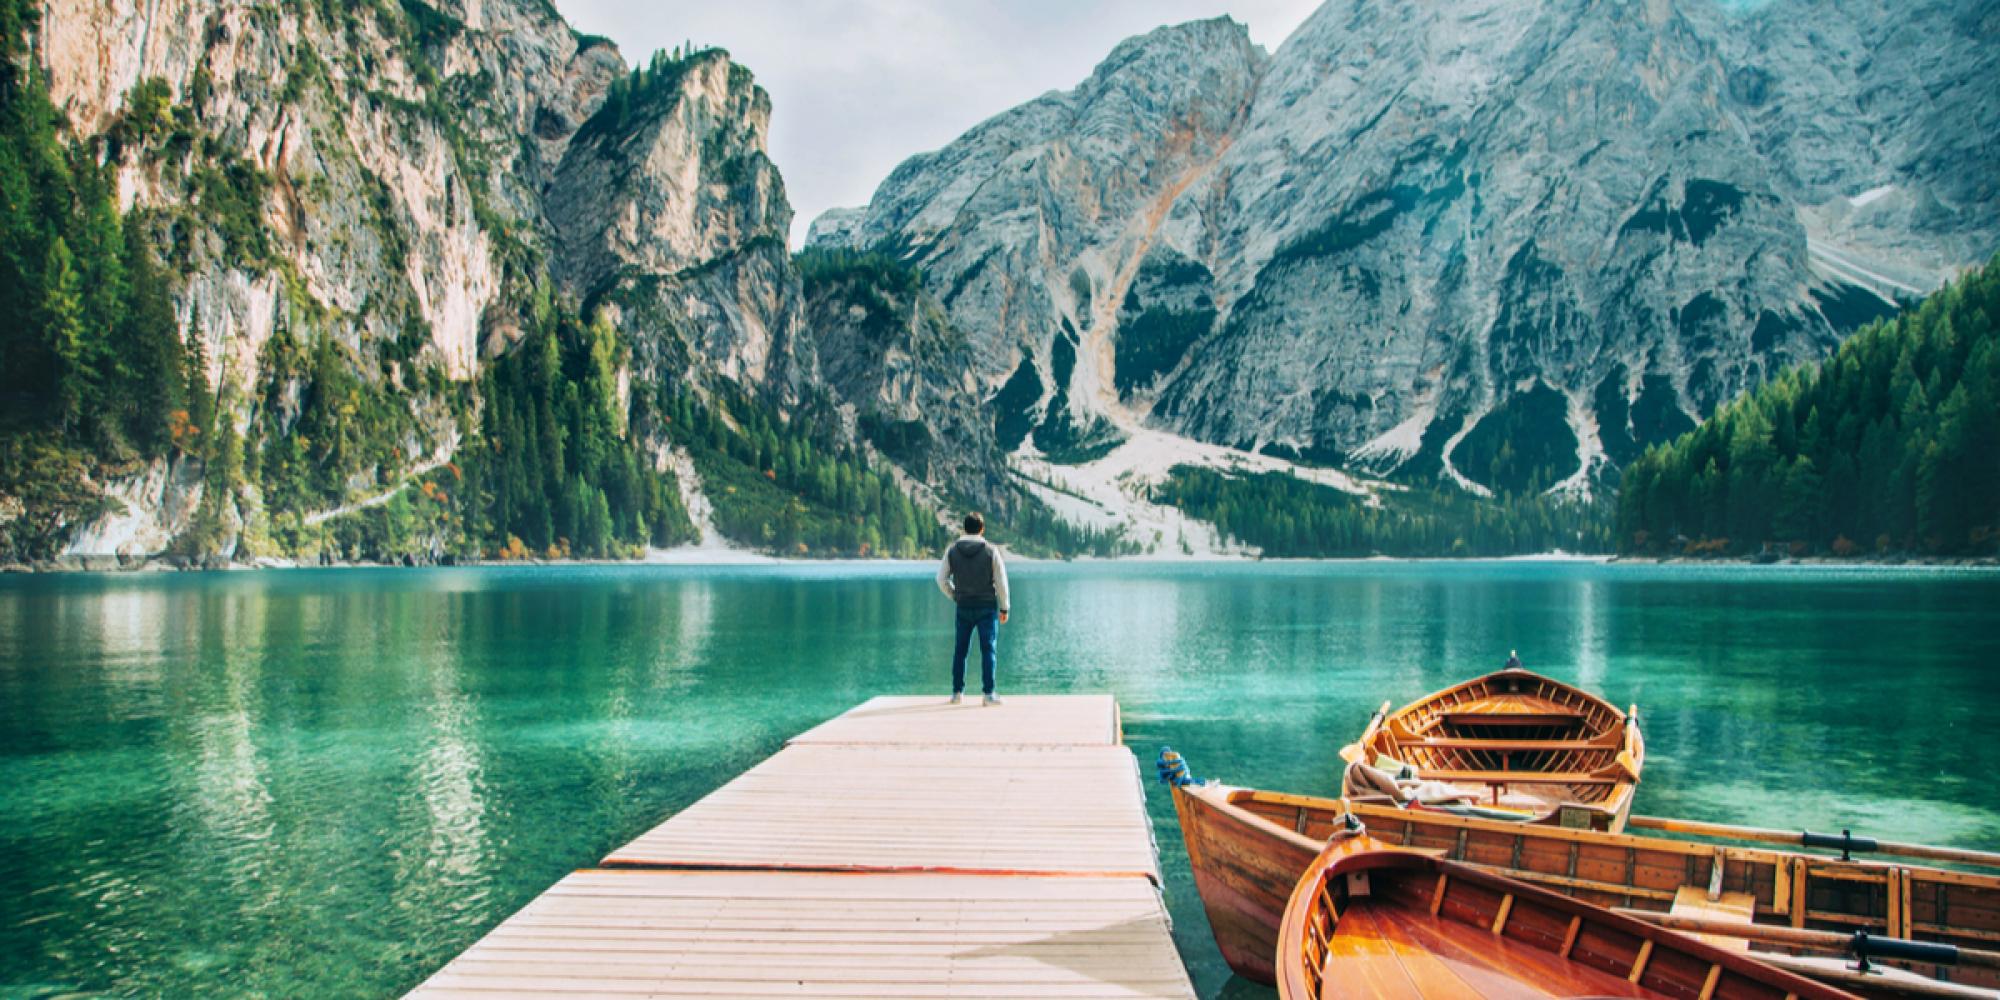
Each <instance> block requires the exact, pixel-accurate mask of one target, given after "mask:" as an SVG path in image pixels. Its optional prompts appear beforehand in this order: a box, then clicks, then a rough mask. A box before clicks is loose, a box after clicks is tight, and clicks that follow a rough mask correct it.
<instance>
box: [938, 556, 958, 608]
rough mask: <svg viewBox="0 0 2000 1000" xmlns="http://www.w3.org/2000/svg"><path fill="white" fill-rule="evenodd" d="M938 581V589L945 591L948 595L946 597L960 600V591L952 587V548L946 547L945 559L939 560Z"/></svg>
mask: <svg viewBox="0 0 2000 1000" xmlns="http://www.w3.org/2000/svg"><path fill="white" fill-rule="evenodd" d="M937 583H938V589H939V590H942V591H944V596H946V597H949V598H951V599H952V600H954V601H956V600H958V592H957V591H954V590H953V589H952V588H951V550H950V549H946V550H944V558H943V559H940V560H938V575H937Z"/></svg>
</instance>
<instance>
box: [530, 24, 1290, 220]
mask: <svg viewBox="0 0 2000 1000" xmlns="http://www.w3.org/2000/svg"><path fill="white" fill-rule="evenodd" d="M1316 5H1317V0H1098V2H1088V0H1086V2H1077V0H1067V2H1064V0H991V2H984V3H969V2H940V0H729V2H725V3H700V4H696V3H684V4H661V3H659V2H658V0H556V7H557V8H558V9H559V10H561V11H562V14H563V16H564V17H567V18H568V19H569V21H570V23H571V24H572V25H574V26H575V27H576V28H577V30H579V31H583V32H588V33H591V34H599V35H604V36H606V37H609V38H610V39H612V40H613V41H615V42H617V43H618V47H619V49H620V50H621V51H623V52H624V53H625V58H626V60H627V61H628V62H632V61H636V60H639V59H643V58H644V57H645V56H646V55H647V54H648V53H650V52H652V51H654V50H655V49H665V48H672V47H674V46H676V45H679V44H681V43H683V42H687V41H692V42H693V43H694V44H696V45H720V46H722V47H723V48H726V49H728V50H729V51H730V53H731V55H733V56H734V57H735V58H736V61H738V62H740V63H742V64H743V65H745V66H748V67H749V68H750V69H751V71H753V72H754V73H755V74H756V75H757V82H758V83H760V84H762V85H763V86H764V88H765V89H766V90H768V91H770V94H771V105H772V111H771V158H772V159H773V160H775V161H776V162H777V164H778V169H779V170H780V171H782V172H783V174H784V177H785V186H786V189H787V193H788V194H789V196H790V198H791V202H792V207H793V208H794V209H796V210H797V212H798V219H797V221H796V222H794V224H793V226H792V239H793V243H794V244H796V243H797V242H798V241H799V239H800V238H802V237H803V236H804V235H805V230H806V225H807V224H808V223H809V222H811V220H812V218H813V217H814V216H816V215H818V214H819V213H820V212H822V211H825V210H826V209H828V208H832V207H834V206H837V205H859V204H862V203H864V202H866V201H867V200H868V198H869V196H870V195H872V194H873V193H874V190H875V185H876V184H878V183H880V182H881V180H882V178H884V177H886V176H888V174H889V171H890V170H892V169H894V168H895V166H896V164H898V163H900V162H902V161H903V159H904V158H906V157H908V156H910V155H911V154H913V153H919V152H922V151H924V150H928V149H935V148H937V147H939V146H942V145H944V144H945V143H947V142H950V141H951V140H952V139H955V138H957V137H958V135H959V134H960V133H962V132H964V131H965V130H966V129H968V128H970V127H972V126H973V125H976V124H978V123H979V122H981V121H983V120H985V119H986V118H988V117H990V116H992V115H994V114H997V113H999V112H1001V111H1004V110H1006V109H1008V108H1010V107H1013V106H1014V105H1016V104H1020V103H1021V102H1023V101H1026V100H1029V99H1031V98H1033V97H1035V96H1037V95H1039V94H1042V93H1045V92H1047V91H1050V90H1066V89H1068V88H1070V87H1073V86H1075V85H1076V84H1077V83H1078V82H1080V81H1081V80H1082V79H1083V78H1084V77H1086V76H1088V75H1089V74H1090V70H1091V68H1092V67H1094V66H1096V65H1097V62H1098V61H1099V60H1100V59H1103V58H1104V56H1105V55H1106V54H1108V53H1109V52H1110V51H1111V49H1112V47H1113V46H1115V45H1116V44H1118V42H1120V41H1122V40H1123V39H1125V38H1128V37H1130V36H1132V35H1137V34H1142V33H1144V32H1146V31H1150V30H1152V29H1153V28H1156V27H1159V26H1160V25H1162V24H1173V23H1178V22H1181V21H1190V20H1196V19H1199V18H1205V17H1215V16H1217V15H1221V14H1227V15H1229V16H1231V17H1234V18H1236V19H1237V20H1238V21H1241V22H1243V23H1244V24H1246V25H1248V26H1249V29H1250V37H1251V38H1252V39H1254V40H1255V41H1256V42H1257V43H1259V44H1261V45H1263V46H1264V47H1265V48H1267V49H1275V48H1277V46H1278V43H1279V42H1281V41H1283V40H1284V38H1285V36H1286V35H1288V34H1290V33H1291V31H1292V29H1293V28H1295V27H1297V26H1298V24H1299V22H1301V21H1303V20H1305V17H1306V15H1307V14H1309V13H1311V12H1312V9H1313V8H1314V7H1315V6H1316Z"/></svg>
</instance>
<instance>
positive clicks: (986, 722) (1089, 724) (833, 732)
mask: <svg viewBox="0 0 2000 1000" xmlns="http://www.w3.org/2000/svg"><path fill="white" fill-rule="evenodd" d="M791 742H792V743H793V744H795V745H796V744H804V743H865V744H869V745H872V746H888V745H920V746H931V745H952V746H1116V745H1118V706H1117V704H1116V702H1114V701H1113V700H1112V698H1111V696H1110V695H1006V696H1004V700H1003V702H1002V703H1001V704H999V705H995V706H992V707H987V706H984V705H981V704H980V703H979V698H978V696H977V695H973V696H971V697H969V698H968V699H967V701H966V703H965V704H962V705H948V704H946V703H945V699H944V698H942V697H936V696H929V697H925V696H889V695H884V696H882V697H878V698H871V699H869V700H868V701H866V702H863V703H862V704H860V705H858V706H856V707H855V708H852V709H849V710H848V711H846V712H844V713H842V714H840V715H838V716H835V717H834V718H832V719H830V720H828V721H826V722H824V723H821V724H820V725H818V726H815V727H813V728H812V729H809V730H807V731H805V732H804V733H801V734H799V735H797V736H794V737H792V739H791Z"/></svg>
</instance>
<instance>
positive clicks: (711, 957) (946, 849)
mask: <svg viewBox="0 0 2000 1000" xmlns="http://www.w3.org/2000/svg"><path fill="white" fill-rule="evenodd" d="M1159 886H1160V876H1159V863H1158V857H1157V854H1156V852H1155V850H1154V846H1153V840H1152V831H1151V826H1150V824H1149V822H1148V820H1147V818H1146V812H1145V802H1144V786H1143V785H1142V784H1141V783H1140V776H1139V772H1138V768H1137V766H1136V762H1135V761H1134V759H1133V757H1132V753H1131V751H1129V750H1127V749H1125V747H1124V746H1123V745H1122V744H1121V743H1120V742H1119V732H1118V707H1117V704H1116V703H1115V702H1114V701H1113V700H1112V699H1111V698H1110V697H1109V696H1104V695H1075V696H1055V695H1049V696H1033V695H1026V696H1015V697H1010V698H1008V699H1007V702H1006V703H1005V704H1003V705H1000V706H996V707H992V708H986V707H982V706H980V705H979V704H978V703H977V701H976V700H975V701H973V702H971V703H968V704H965V705H957V706H951V705H946V704H944V703H943V699H940V698H935V697H931V698H891V697H883V698H875V699H873V700H871V701H868V702H866V703H865V704H862V705H860V706H858V707H856V708H854V709H852V710H850V711H848V712H846V713H844V714H842V715H840V716H838V717H836V718H834V719H832V720H830V721H828V722H826V723H824V724H822V725H820V726H818V727H816V728H814V729H812V730H809V731H807V732H805V733H803V734H801V735H799V736H796V737H794V738H793V739H792V740H790V741H789V742H788V743H787V744H786V745H785V748H784V749H782V750H780V751H779V752H778V753H777V754H776V755H774V756H772V757H771V758H770V759H768V760H766V761H764V762H763V763H761V764H758V765H757V766H756V767H753V768H751V769H750V770H749V771H747V772H745V773H744V774H742V775H741V776H739V777H738V778H736V779H735V780H734V781H731V782H729V783H728V784H726V785H724V786H722V787H721V788H719V789H716V790H715V791H714V792H713V793H711V794H710V795H708V796H707V797H706V798H703V799H702V800H701V801H699V802H696V803H695V804H694V805H692V806H690V807H688V808H687V809H686V810H683V811H682V812H681V813H680V814H678V815H676V816H674V817H672V818H670V819H668V820H667V821H666V822H664V823H661V824H660V825H659V826H657V827H655V828H653V829H652V830H649V831H647V832H646V833H644V834H642V835H641V836H640V837H639V838H638V839H637V840H634V841H632V842H631V843H630V844H627V845H625V846H624V847H621V848H619V849H618V850H616V851H614V852H612V853H611V855H610V856H609V857H607V858H605V859H604V861H603V863H602V866H601V867H599V868H596V869H590V870H586V871H579V872H576V873H575V874H572V875H570V876H569V877H567V878H565V879H563V880H562V881H561V882H558V883H556V885H554V886H553V887H551V888H550V889H549V891H548V892H546V893H544V894H542V895H541V896H540V897H538V898H537V899H535V900H534V901H532V902H530V903H529V904H528V905H527V906H526V907H525V908H523V909H522V910H521V911H520V912H519V913H516V914H515V915H514V916H512V917H509V918H508V919H507V920H506V921H504V922H502V923H501V924H500V926H498V927H496V928H494V929H493V931H492V932H491V933H489V934H487V935H486V937H485V938H483V939H481V940H480V941H479V942H477V943H476V944H474V945H473V946H472V947H471V948H469V949H467V950H466V952H465V953H464V954H462V955H460V956H459V957H458V958H456V959H454V960H453V961H452V962H451V963H450V964H449V965H446V966H445V967H444V968H443V969H441V970H439V971H438V973H437V974H436V975H434V976H432V977H431V978H430V979H429V980H428V981H426V982H425V983H424V984H423V985H422V986H419V987H418V988H417V989H416V990H415V991H414V992H413V993H412V994H411V996H415V997H425V998H446V997H467V998H475V997H476V998H480V1000H494V998H497V997H506V996H561V997H565V998H576V997H582V996H605V997H633V996H648V997H692V996H716V997H739V996H786V997H841V998H859V997H898V998H917V997H939V998H943V997H978V998H986V1000H1006V998H1016V997H1019V998H1030V997H1049V998H1065V1000H1097V998H1104V1000H1110V998H1137V997H1175V998H1190V997H1193V996H1194V989H1193V986H1192V985H1191V984H1190V983H1189V981H1188V977H1187V972H1186V970H1185V969H1184V968H1183V967H1182V966H1181V962H1180V957H1179V955H1178V953H1177V952H1176V951H1175V950H1174V943H1173V937H1172V934H1171V933H1170V931H1169V926H1168V921H1167V913H1166V908H1165V905H1164V903H1163V902H1162V901H1161V898H1160V889H1159Z"/></svg>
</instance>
